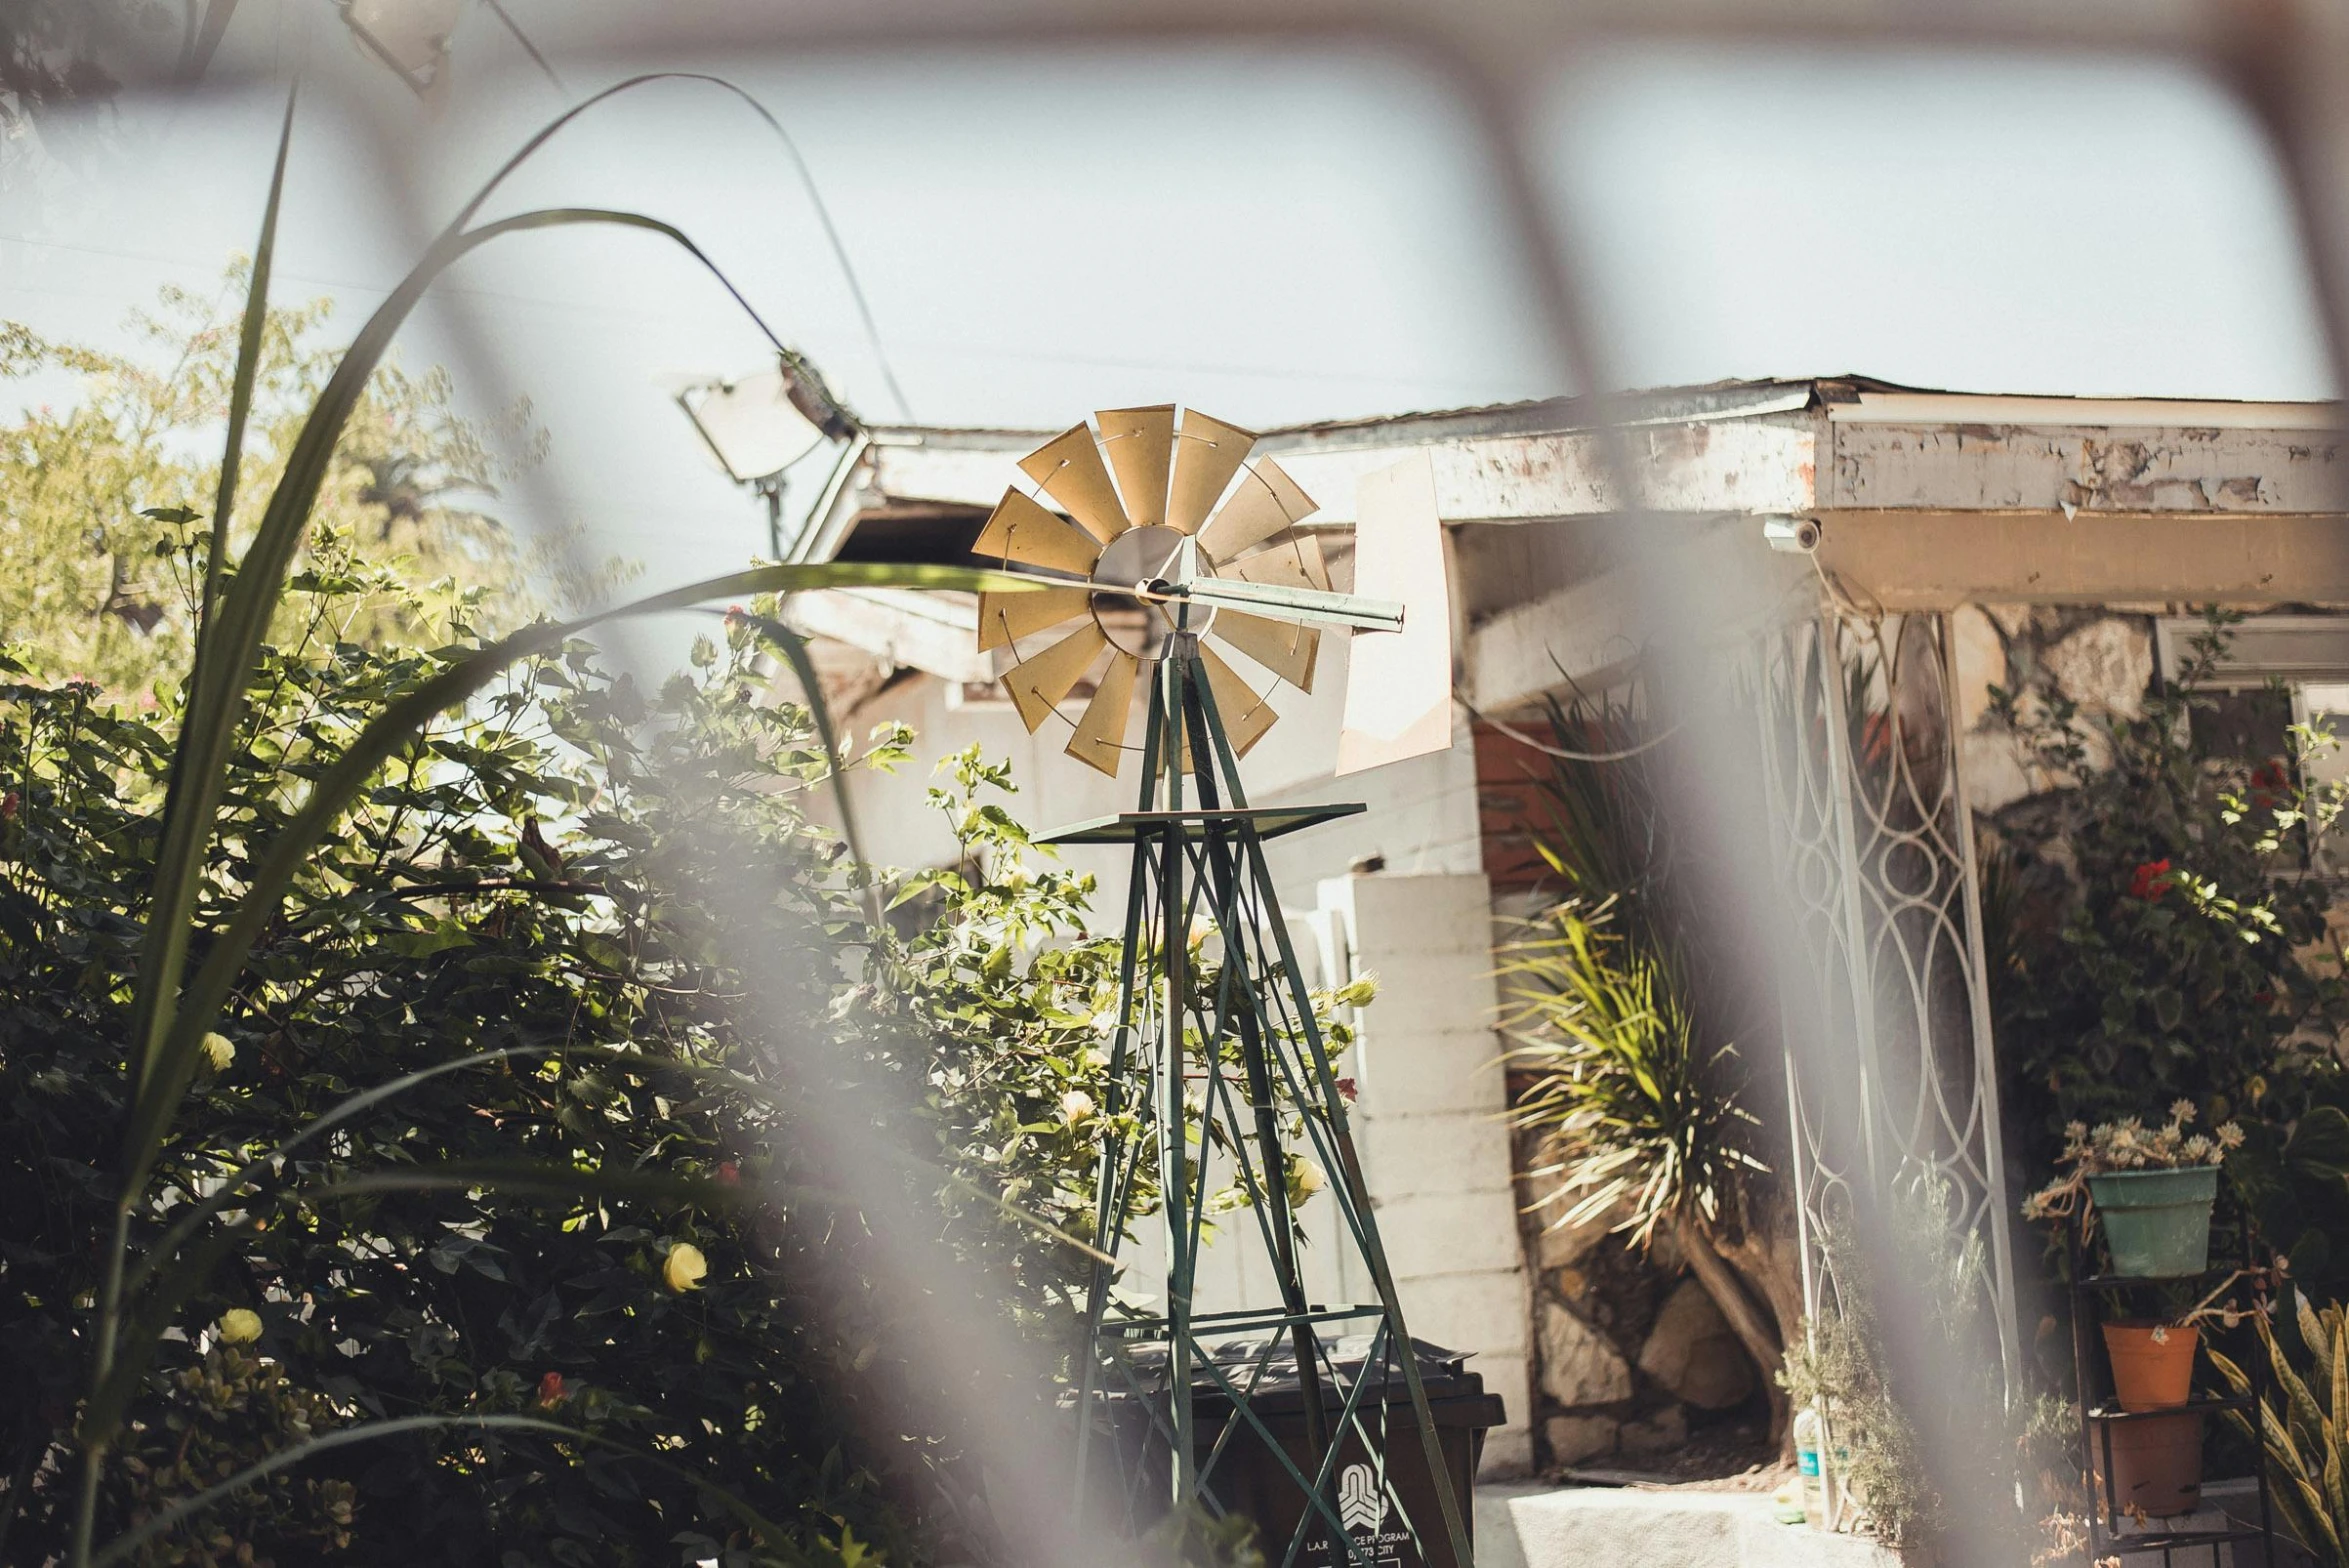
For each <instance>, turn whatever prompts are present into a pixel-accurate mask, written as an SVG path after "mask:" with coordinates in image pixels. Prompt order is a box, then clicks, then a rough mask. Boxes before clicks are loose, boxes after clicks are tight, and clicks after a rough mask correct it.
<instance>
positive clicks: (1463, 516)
mask: <svg viewBox="0 0 2349 1568" xmlns="http://www.w3.org/2000/svg"><path fill="white" fill-rule="evenodd" d="M1612 441H1620V442H1621V443H1623V445H1624V447H1625V452H1624V456H1625V457H1626V458H1627V460H1628V466H1629V467H1630V469H1631V470H1632V474H1633V479H1634V483H1635V485H1636V487H1637V488H1636V491H1635V493H1634V494H1632V495H1629V496H1626V495H1625V494H1624V492H1623V488H1622V486H1621V485H1620V484H1619V483H1618V475H1617V473H1616V467H1615V464H1614V462H1613V461H1612V460H1611V458H1612V454H1611V453H1610V452H1609V450H1608V443H1610V442H1612ZM1414 450H1419V449H1417V448H1413V447H1409V446H1392V447H1376V448H1367V449H1359V450H1354V451H1343V452H1303V451H1300V452H1296V453H1292V454H1291V455H1289V456H1287V457H1284V458H1282V459H1281V460H1280V463H1281V466H1282V467H1283V468H1285V469H1286V470H1288V472H1289V474H1290V476H1291V477H1292V478H1294V479H1295V480H1296V481H1297V483H1298V484H1300V485H1302V486H1303V487H1304V489H1305V493H1306V494H1308V495H1310V496H1312V497H1313V499H1314V500H1316V501H1318V502H1320V503H1321V510H1320V511H1319V512H1317V513H1315V514H1314V517H1313V521H1314V522H1316V523H1349V522H1352V521H1353V520H1354V486H1355V484H1356V482H1357V481H1358V480H1360V479H1361V477H1362V476H1363V475H1364V474H1366V473H1368V472H1370V471H1371V470H1373V469H1377V468H1383V467H1386V466H1388V465H1390V464H1392V463H1394V462H1396V461H1397V460H1399V459H1400V458H1402V457H1405V456H1407V455H1409V454H1410V453H1411V452H1413V451H1414ZM1425 450H1426V451H1427V453H1428V458H1429V461H1430V463H1431V464H1432V465H1433V467H1434V469H1435V481H1436V511H1437V514H1438V515H1439V516H1441V517H1442V518H1443V520H1444V521H1445V522H1447V523H1529V522H1538V521H1542V520H1544V519H1548V518H1558V517H1596V516H1605V515H1608V514H1611V513H1617V512H1626V511H1635V510H1636V511H1647V512H1664V513H1684V514H1688V515H1691V516H1710V515H1716V514H1719V513H1724V512H1744V513H1762V512H1807V511H1810V510H1812V509H1813V508H1814V507H1815V506H1816V505H1817V503H1818V494H1817V490H1816V487H1815V485H1814V482H1813V481H1814V475H1815V473H1816V467H1817V465H1816V458H1815V454H1816V453H1817V451H1818V429H1817V421H1816V419H1815V418H1814V417H1813V416H1810V415H1801V416H1792V417H1789V416H1771V417H1768V418H1762V419H1755V420H1720V421H1697V422H1683V423H1677V424H1669V425H1641V426H1632V427H1626V428H1622V429H1619V430H1616V431H1614V432H1610V433H1608V434H1604V435H1602V434H1601V433H1599V432H1595V431H1588V430H1577V431H1566V432H1562V433H1556V434H1551V435H1534V436H1507V437H1497V438H1493V439H1486V440H1474V441H1451V442H1445V443H1443V444H1441V445H1438V446H1435V447H1432V448H1427V449H1425Z"/></svg>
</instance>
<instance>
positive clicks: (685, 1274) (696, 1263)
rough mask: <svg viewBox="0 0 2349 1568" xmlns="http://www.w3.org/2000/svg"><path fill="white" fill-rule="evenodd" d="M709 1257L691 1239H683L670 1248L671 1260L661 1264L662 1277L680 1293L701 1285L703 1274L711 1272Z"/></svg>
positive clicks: (671, 1287) (672, 1288) (670, 1286)
mask: <svg viewBox="0 0 2349 1568" xmlns="http://www.w3.org/2000/svg"><path fill="white" fill-rule="evenodd" d="M709 1271H710V1263H709V1259H707V1258H705V1257H703V1256H702V1255H701V1248H699V1247H697V1246H695V1245H694V1244H693V1243H692V1242H690V1241H681V1242H679V1243H677V1245H675V1246H674V1247H671V1248H670V1249H669V1261H668V1262H666V1263H664V1264H662V1265H661V1278H663V1279H665V1280H667V1281H668V1282H669V1288H670V1289H671V1290H673V1291H675V1292H677V1294H679V1295H681V1296H682V1295H683V1294H685V1292H687V1291H689V1290H693V1289H696V1288H698V1287H699V1286H700V1284H701V1281H702V1276H703V1275H705V1274H707V1273H709Z"/></svg>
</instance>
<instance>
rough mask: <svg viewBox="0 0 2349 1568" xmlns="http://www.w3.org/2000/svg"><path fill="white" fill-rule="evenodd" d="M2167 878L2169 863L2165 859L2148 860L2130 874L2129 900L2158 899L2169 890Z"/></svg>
mask: <svg viewBox="0 0 2349 1568" xmlns="http://www.w3.org/2000/svg"><path fill="white" fill-rule="evenodd" d="M2169 876H2170V863H2169V861H2168V860H2167V859H2166V858H2165V859H2162V860H2148V861H2146V862H2145V863H2144V864H2143V865H2141V866H2139V867H2138V868H2137V869H2136V870H2135V871H2134V872H2132V873H2130V876H2129V896H2130V897H2131V898H2159V897H2161V895H2162V894H2163V893H2165V892H2167V891H2168V889H2169V885H2170V883H2169Z"/></svg>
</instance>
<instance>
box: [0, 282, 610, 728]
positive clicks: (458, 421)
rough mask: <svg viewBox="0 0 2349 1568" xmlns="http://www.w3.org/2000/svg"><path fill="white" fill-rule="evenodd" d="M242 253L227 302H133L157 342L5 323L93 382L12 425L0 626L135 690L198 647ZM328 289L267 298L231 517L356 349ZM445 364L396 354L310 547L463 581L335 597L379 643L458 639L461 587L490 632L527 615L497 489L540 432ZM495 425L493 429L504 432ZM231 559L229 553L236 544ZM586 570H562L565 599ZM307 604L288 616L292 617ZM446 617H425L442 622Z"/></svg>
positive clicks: (334, 564) (42, 658) (319, 553)
mask: <svg viewBox="0 0 2349 1568" xmlns="http://www.w3.org/2000/svg"><path fill="white" fill-rule="evenodd" d="M243 275H244V269H243V268H242V267H239V268H237V269H234V270H232V271H231V273H230V275H229V277H228V279H227V284H226V286H224V288H223V290H222V291H221V295H220V300H219V301H215V300H207V299H204V298H202V297H200V296H198V295H196V294H192V293H190V292H188V291H186V290H182V289H178V288H167V289H165V290H164V291H163V292H162V295H161V298H160V301H159V308H158V309H157V310H156V311H153V312H142V313H139V314H137V315H135V316H133V317H132V326H133V328H134V330H135V331H136V332H137V333H139V334H140V336H141V337H142V338H143V340H144V342H145V343H146V344H147V345H149V346H150V347H151V349H152V353H151V354H148V355H129V354H114V353H108V352H105V351H102V350H99V349H94V348H90V347H87V346H84V345H78V344H71V343H60V342H54V341H51V340H49V339H45V338H43V337H41V336H40V335H38V334H37V333H35V332H33V331H32V330H31V329H30V328H28V327H25V326H23V325H21V324H19V323H16V322H0V378H11V379H23V378H26V377H31V376H35V375H42V374H48V375H68V376H72V377H75V378H77V379H78V380H79V382H80V391H81V396H80V397H79V398H77V399H76V400H75V401H74V402H72V403H71V404H68V405H65V406H62V407H48V406H43V407H38V408H34V409H31V410H29V411H27V412H26V414H25V415H24V416H23V417H22V418H21V419H20V420H18V421H17V422H16V423H15V424H13V425H10V426H7V427H5V428H0V627H6V628H7V632H8V635H9V636H10V637H11V638H12V639H14V640H17V641H19V642H21V643H22V644H23V645H24V646H25V648H26V649H27V650H28V653H27V657H29V658H30V659H31V660H33V661H34V662H35V664H36V666H37V668H38V669H39V670H40V671H41V672H42V673H44V674H49V675H57V676H66V677H73V678H79V679H86V680H93V681H96V682H97V683H98V684H99V686H100V687H101V688H102V689H103V690H105V691H107V692H109V693H113V694H116V695H120V696H124V697H127V698H131V699H133V700H136V699H137V698H138V697H139V696H140V695H141V694H146V695H148V696H151V695H152V694H153V692H154V691H155V689H156V688H157V687H158V686H159V685H170V684H173V683H176V682H177V680H178V679H179V677H180V676H181V675H182V674H184V673H185V671H186V667H187V662H188V658H189V655H190V649H191V643H190V637H191V630H192V627H193V623H194V614H193V609H192V603H193V599H194V597H195V594H196V585H197V584H198V583H200V581H201V579H202V576H203V571H204V559H205V552H206V551H207V550H208V548H209V545H210V532H209V530H208V529H206V528H199V527H197V526H195V525H196V524H197V523H198V522H199V521H200V520H201V519H203V518H206V517H208V516H209V515H210V514H211V511H212V507H213V503H214V500H215V497H216V493H217V491H218V487H219V463H218V460H217V456H214V457H213V458H211V459H207V458H205V457H203V456H201V455H199V454H201V453H204V452H206V451H213V452H216V451H217V447H218V436H217V431H218V429H219V428H220V427H221V426H222V424H223V422H224V421H225V419H226V417H227V409H228V400H229V386H230V381H231V377H232V375H233V373H234V370H235V363H236V353H237V335H238V330H239V321H238V318H237V316H236V315H235V313H234V312H233V310H228V309H226V307H224V305H223V304H222V303H221V301H230V300H233V299H237V298H241V297H242V292H243V291H242V286H241V284H242V278H243ZM330 310H331V307H330V306H329V305H328V304H327V303H326V302H324V301H317V302H313V303H311V304H309V305H306V306H302V307H299V308H294V309H280V310H274V311H272V312H270V315H269V320H268V325H267V328H266V330H265V334H264V337H263V353H262V357H261V360H260V363H259V367H258V374H257V376H256V378H255V385H254V393H253V415H252V419H251V422H250V424H249V426H248V430H247V442H246V448H247V450H246V456H245V459H244V467H243V475H242V478H241V481H240V484H239V505H238V508H237V512H236V514H235V518H234V521H233V522H232V525H231V530H232V532H231V538H232V542H233V543H239V544H241V542H242V541H243V540H244V539H245V538H246V537H247V536H248V535H249V533H250V531H251V529H252V527H253V525H254V523H255V521H256V520H257V517H258V513H259V509H260V507H261V505H262V504H263V502H264V501H265V500H266V499H267V497H268V495H269V493H270V491H271V489H272V488H273V487H274V485H275V483H276V481H277V479H278V477H279V475H280V474H281V473H282V472H283V470H284V466H285V460H286V456H287V454H288V452H289V451H290V449H291V448H292V445H293V442H294V438H295V435H296V434H297V433H298V431H299V430H300V428H301V422H302V418H303V416H304V414H305V413H306V412H307V410H308V409H309V407H310V405H311V404H312V403H313V402H314V401H315V400H316V397H317V393H318V390H319V388H320V387H321V386H322V385H323V384H324V382H325V380H326V377H327V376H328V375H329V374H330V373H331V372H332V370H333V368H334V365H335V362H336V361H337V359H339V357H340V354H339V351H337V350H332V349H329V348H327V347H325V346H323V345H322V342H321V339H322V336H323V333H324V330H325V327H326V325H327V322H328V320H329V317H330ZM453 390H454V389H453V387H452V384H451V381H450V378H449V376H448V374H447V373H446V372H445V371H443V370H439V369H433V370H430V371H427V372H425V373H424V374H422V375H420V376H411V375H409V374H407V373H405V372H403V371H402V370H400V369H399V368H398V367H397V366H396V365H390V366H385V367H384V368H382V369H379V370H378V371H377V372H376V374H375V376H374V377H373V379H372V380H371V382H370V384H369V387H368V391H367V394H366V396H365V398H364V400H363V401H362V403H361V406H360V407H359V408H358V410H357V411H356V412H355V413H354V415H353V417H352V419H351V421H350V424H349V426H348V428H347V431H346V434H345V436H344V439H343V441H342V442H341V444H340V446H339V448H338V450H337V453H336V458H335V464H334V470H333V472H332V473H331V474H330V475H329V476H328V479H327V482H326V485H325V487H324V489H323V491H322V493H321V496H320V500H319V505H318V509H317V512H316V514H315V521H314V525H313V533H312V536H311V540H310V543H309V545H308V547H307V558H306V564H309V565H311V566H313V567H316V568H318V569H324V570H342V569H344V568H346V567H347V566H348V565H349V562H350V555H351V551H352V550H353V549H354V548H358V549H362V550H364V552H365V558H366V559H367V560H368V561H370V562H371V563H373V564H375V565H377V566H379V567H383V568H397V572H398V575H400V576H404V577H406V578H408V579H409V580H410V581H432V580H441V581H444V582H445V583H446V584H447V591H446V592H444V593H442V594H440V595H437V596H422V597H419V596H411V595H403V594H400V593H398V592H395V591H392V587H391V584H390V582H389V580H388V579H386V580H385V581H384V584H383V586H382V587H380V588H379V589H378V590H377V591H373V592H369V593H366V594H361V595H355V596H354V595H343V596H338V599H337V602H338V604H339V605H340V606H341V610H340V613H341V614H342V615H343V617H344V619H343V620H342V621H341V623H339V624H337V625H334V626H320V627H319V628H318V629H319V631H320V632H321V634H324V635H330V636H332V637H336V638H341V639H345V640H351V641H358V642H370V641H382V640H384V639H386V638H390V637H395V636H397V637H403V638H405V639H407V640H411V641H415V640H429V641H439V640H442V639H443V638H444V637H445V635H446V633H447V631H448V621H447V616H448V613H449V610H450V607H451V605H452V604H453V602H454V597H455V596H459V595H465V594H470V595H472V603H471V605H470V607H469V616H470V618H471V620H472V621H473V622H474V623H475V624H477V625H480V626H482V627H484V628H485V629H495V628H497V627H500V626H503V625H508V624H513V623H516V622H518V621H520V620H522V619H526V618H527V617H528V615H529V613H530V612H531V610H532V609H533V608H534V603H535V601H534V595H533V592H532V590H531V588H530V586H529V585H528V583H527V581H526V578H527V577H528V575H529V569H530V568H531V567H532V566H533V565H534V564H536V563H534V562H532V561H530V560H526V559H525V557H524V553H523V552H521V551H519V550H518V549H517V548H516V546H515V544H514V542H513V540H512V538H511V537H510V535H509V534H508V533H507V531H506V530H505V529H504V528H503V527H502V526H501V525H500V524H499V523H498V522H496V521H495V520H494V519H493V518H492V517H490V516H489V515H488V514H487V513H485V512H484V511H483V510H481V508H482V507H483V506H484V505H485V504H487V503H488V502H490V501H492V500H494V499H495V498H496V496H497V493H498V484H499V482H500V480H501V479H503V478H505V477H507V475H508V473H509V471H510V465H509V464H508V463H507V462H503V461H501V460H500V458H499V456H498V455H497V451H496V447H497V446H498V445H499V444H504V445H506V446H510V447H514V448H516V449H517V451H516V456H515V457H514V459H513V461H514V462H523V461H529V460H533V459H535V457H536V456H537V455H538V453H539V451H540V450H541V449H542V448H543V437H540V436H537V435H535V434H533V433H532V432H531V431H530V429H529V425H528V410H527V407H522V408H518V409H517V410H516V411H515V412H514V414H513V415H512V416H511V417H510V419H509V420H508V421H506V422H505V423H506V424H507V426H508V427H509V428H507V429H505V430H503V431H500V432H486V431H484V430H482V429H481V428H479V427H477V426H476V425H474V424H473V423H470V422H469V421H467V420H465V419H464V418H462V417H460V416H459V415H458V413H457V412H456V411H455V408H454V406H453ZM493 438H494V439H493ZM232 558H233V552H232ZM574 586H579V585H567V584H557V585H556V589H557V594H558V596H562V595H563V594H564V593H566V592H567V591H568V590H569V589H570V588H572V587H574ZM291 625H292V623H291V622H288V623H286V626H284V627H281V628H280V630H281V633H282V632H283V631H285V630H288V629H290V627H291ZM428 633H429V635H428Z"/></svg>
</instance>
